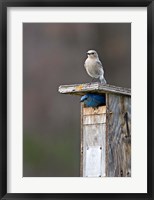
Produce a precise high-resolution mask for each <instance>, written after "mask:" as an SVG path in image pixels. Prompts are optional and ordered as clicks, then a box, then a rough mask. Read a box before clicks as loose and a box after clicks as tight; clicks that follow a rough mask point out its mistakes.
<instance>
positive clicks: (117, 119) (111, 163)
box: [106, 94, 131, 177]
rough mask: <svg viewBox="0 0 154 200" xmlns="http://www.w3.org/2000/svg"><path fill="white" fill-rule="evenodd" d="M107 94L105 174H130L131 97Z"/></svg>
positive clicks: (116, 175) (117, 175)
mask: <svg viewBox="0 0 154 200" xmlns="http://www.w3.org/2000/svg"><path fill="white" fill-rule="evenodd" d="M107 95H108V96H107V142H106V144H107V154H106V157H107V159H106V162H107V164H106V166H107V168H106V172H107V176H109V177H119V176H123V177H127V176H131V98H130V97H129V96H122V95H115V94H107Z"/></svg>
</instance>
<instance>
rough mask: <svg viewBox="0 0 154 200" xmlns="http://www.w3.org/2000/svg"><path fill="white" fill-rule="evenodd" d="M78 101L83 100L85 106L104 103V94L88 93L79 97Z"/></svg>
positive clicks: (95, 105)
mask: <svg viewBox="0 0 154 200" xmlns="http://www.w3.org/2000/svg"><path fill="white" fill-rule="evenodd" d="M80 102H84V104H85V105H86V106H87V107H98V106H101V105H105V95H100V94H92V93H88V94H86V95H84V96H82V97H81V100H80Z"/></svg>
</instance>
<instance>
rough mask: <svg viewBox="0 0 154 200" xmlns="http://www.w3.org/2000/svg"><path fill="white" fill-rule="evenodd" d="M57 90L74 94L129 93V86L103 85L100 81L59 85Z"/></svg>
mask: <svg viewBox="0 0 154 200" xmlns="http://www.w3.org/2000/svg"><path fill="white" fill-rule="evenodd" d="M59 92H60V93H62V94H74V95H80V96H82V95H85V94H86V93H90V92H91V93H99V94H100V93H116V94H124V95H128V96H130V95H131V90H130V89H129V88H122V87H117V86H113V85H109V84H106V85H103V84H101V83H98V82H96V83H84V84H74V85H61V86H60V87H59Z"/></svg>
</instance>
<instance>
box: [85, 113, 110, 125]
mask: <svg viewBox="0 0 154 200" xmlns="http://www.w3.org/2000/svg"><path fill="white" fill-rule="evenodd" d="M105 122H106V115H105V114H102V115H94V116H93V115H85V116H83V124H84V125H86V124H87V125H88V124H89V125H92V124H103V123H105Z"/></svg>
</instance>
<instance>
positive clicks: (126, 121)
mask: <svg viewBox="0 0 154 200" xmlns="http://www.w3.org/2000/svg"><path fill="white" fill-rule="evenodd" d="M59 92H60V93H62V94H73V95H80V96H82V95H85V94H87V93H98V94H104V95H105V97H106V105H104V106H100V107H98V108H92V107H86V106H85V105H84V103H81V154H80V176H82V177H120V176H124V177H127V176H131V90H130V89H128V88H121V87H116V86H113V85H102V84H101V83H91V84H90V83H85V84H75V85H63V86H60V87H59Z"/></svg>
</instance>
